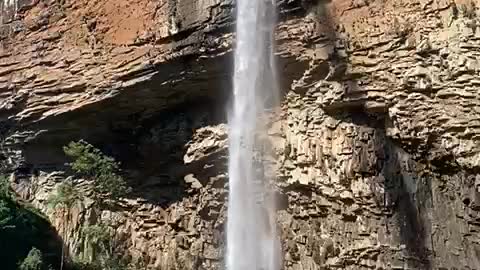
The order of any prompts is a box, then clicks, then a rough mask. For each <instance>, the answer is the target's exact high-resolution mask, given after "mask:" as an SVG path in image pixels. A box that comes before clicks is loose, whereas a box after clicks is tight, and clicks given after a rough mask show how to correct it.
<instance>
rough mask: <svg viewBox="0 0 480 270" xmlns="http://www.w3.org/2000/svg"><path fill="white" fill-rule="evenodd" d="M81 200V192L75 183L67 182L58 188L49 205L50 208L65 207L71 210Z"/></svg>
mask: <svg viewBox="0 0 480 270" xmlns="http://www.w3.org/2000/svg"><path fill="white" fill-rule="evenodd" d="M81 198H82V196H81V194H80V192H79V191H78V190H77V189H76V188H75V186H74V185H73V183H71V182H69V181H67V182H63V183H60V184H59V185H58V186H57V190H56V192H55V193H52V194H51V195H50V196H49V197H48V200H47V203H48V206H49V207H50V208H54V209H55V208H58V207H64V208H68V209H70V208H71V207H72V205H73V204H74V203H75V202H77V201H78V200H80V199H81Z"/></svg>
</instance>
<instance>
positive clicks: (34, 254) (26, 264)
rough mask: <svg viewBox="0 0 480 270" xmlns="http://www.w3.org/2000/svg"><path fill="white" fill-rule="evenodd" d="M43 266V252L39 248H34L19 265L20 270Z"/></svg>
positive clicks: (37, 269)
mask: <svg viewBox="0 0 480 270" xmlns="http://www.w3.org/2000/svg"><path fill="white" fill-rule="evenodd" d="M42 266H43V258H42V252H40V250H38V249H37V248H35V247H34V248H32V249H31V250H30V252H28V255H27V257H26V258H25V259H24V260H23V262H22V263H21V264H20V265H19V266H18V269H19V270H40V269H42Z"/></svg>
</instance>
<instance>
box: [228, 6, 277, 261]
mask: <svg viewBox="0 0 480 270" xmlns="http://www.w3.org/2000/svg"><path fill="white" fill-rule="evenodd" d="M274 24H275V0H237V36H236V37H237V44H236V50H235V74H234V105H233V111H232V112H231V115H230V119H229V125H230V133H229V143H230V146H229V149H230V150H229V151H230V160H229V179H230V180H229V189H230V193H229V202H228V223H227V257H226V264H227V265H226V267H227V269H228V270H279V269H280V263H281V259H280V255H279V254H280V248H279V247H280V244H279V241H278V238H277V233H276V223H275V204H274V198H273V196H272V195H270V194H272V192H271V188H270V184H271V183H270V182H271V180H272V179H270V178H269V177H265V173H264V172H265V171H264V166H265V164H264V162H263V161H262V158H261V157H262V156H263V154H264V153H262V152H263V151H264V149H265V145H264V144H263V143H262V142H261V140H260V139H259V138H260V137H262V136H264V135H265V134H266V129H265V126H264V124H265V120H261V119H262V118H264V117H263V116H265V113H266V110H267V107H268V106H272V105H274V103H275V100H277V96H278V89H277V79H276V77H275V68H274V67H275V65H274V58H273V40H274V39H273V28H274ZM259 157H260V158H259Z"/></svg>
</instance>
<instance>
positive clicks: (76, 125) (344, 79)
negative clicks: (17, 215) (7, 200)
mask: <svg viewBox="0 0 480 270" xmlns="http://www.w3.org/2000/svg"><path fill="white" fill-rule="evenodd" d="M479 5H480V2H478V1H474V0H472V1H470V0H455V1H454V0H395V1H393V0H392V1H385V0H368V1H367V0H363V1H356V0H331V1H324V0H320V1H307V0H305V1H300V0H298V1H295V0H289V1H279V10H280V13H281V14H280V16H279V24H278V31H277V42H278V44H277V47H278V48H277V49H278V53H277V54H278V58H279V73H280V74H281V78H282V91H283V92H284V93H285V95H284V99H283V103H282V104H283V105H282V107H281V109H279V110H278V112H277V113H275V114H274V116H272V119H271V121H270V122H271V128H270V132H269V135H270V140H271V145H272V150H273V151H271V153H269V155H267V156H265V157H264V158H267V159H268V160H271V161H272V166H273V167H275V168H276V169H275V172H276V175H275V176H276V177H277V182H278V197H279V200H280V206H281V209H280V210H279V213H278V217H279V218H278V219H279V228H280V231H281V236H282V239H283V241H282V242H283V243H284V246H283V249H284V254H285V257H284V259H285V269H295V270H300V269H480V242H479V241H480V238H479V235H480V234H479V230H480V227H479V226H480V213H479V211H480V143H479V140H480V94H479V93H480V91H479V89H480V88H479V87H480V82H479V81H478V78H477V77H478V75H479V73H480V69H479V62H478V55H479V48H480V36H479V35H480V28H479V25H480V17H479V16H480V10H479V8H478V7H477V6H479ZM1 11H2V13H1V18H2V26H1V29H2V30H1V45H2V50H1V55H0V98H1V117H2V118H1V120H2V122H1V124H2V125H1V127H2V129H1V130H2V133H1V134H2V151H3V157H4V162H3V166H4V169H5V170H6V171H8V172H11V173H12V174H13V176H14V177H12V181H13V182H14V183H12V184H13V185H14V186H15V187H16V189H17V190H18V192H19V193H20V194H21V195H22V196H23V197H25V198H27V199H30V200H32V201H34V203H35V204H36V205H37V206H39V207H40V208H41V209H43V210H45V212H49V213H50V214H49V215H50V216H51V218H52V220H53V223H54V224H55V225H56V226H57V228H59V231H61V232H64V234H65V235H64V238H65V241H66V243H67V244H68V246H69V248H70V252H71V253H72V255H73V254H75V255H77V256H86V257H88V256H90V255H89V254H88V249H87V248H85V244H84V241H85V239H83V238H82V235H81V234H80V230H79V227H80V226H81V225H83V224H93V223H96V222H98V220H103V221H104V222H107V223H109V224H110V225H111V226H112V227H113V228H115V230H116V241H117V242H118V244H119V245H121V246H122V247H123V249H124V250H125V256H127V257H129V258H130V260H131V261H132V262H133V263H135V264H136V265H138V267H139V268H141V269H143V268H148V269H221V268H222V265H223V255H222V253H223V246H224V243H223V242H224V235H223V231H224V224H225V216H224V214H225V204H224V202H225V200H226V196H227V189H228V186H227V179H228V175H227V174H226V170H225V163H226V158H227V157H226V145H227V132H228V128H227V126H226V122H225V117H223V115H224V114H225V108H228V95H229V89H230V76H231V73H230V67H231V50H232V44H233V36H234V34H233V33H232V29H233V17H232V14H233V12H234V2H233V1H229V0H211V1H183V0H181V1H179V0H176V1H175V0H168V1H167V0H165V1H163V0H162V1H160V0H151V1H149V0H134V1H123V0H115V1H113V0H104V1H86V0H79V1H70V0H65V1H53V0H51V1H47V0H44V1H41V0H25V1H20V0H12V1H3V2H2V5H1ZM215 108H217V109H215ZM81 138H82V139H85V140H87V141H90V142H92V143H94V144H95V145H97V146H99V147H100V148H101V149H102V150H104V151H105V152H106V153H107V154H110V155H112V156H114V157H115V158H117V159H118V160H120V161H122V164H123V165H124V171H125V173H126V176H127V177H128V179H129V183H130V184H131V185H132V187H133V188H134V192H133V194H132V195H131V196H130V197H129V198H126V199H125V200H124V201H123V202H122V204H121V207H119V209H116V210H111V209H110V210H103V211H101V212H98V211H93V210H92V209H91V208H89V207H90V206H89V205H91V203H89V202H88V200H87V201H85V202H83V203H79V204H78V205H77V206H76V211H74V212H72V217H71V218H70V220H69V221H65V220H63V219H62V218H60V217H59V216H58V215H57V214H58V213H57V214H56V213H51V211H48V209H47V208H46V206H45V205H44V202H45V199H46V198H47V196H48V193H49V192H50V191H51V190H52V189H53V187H54V185H55V183H58V182H60V181H63V179H65V178H66V177H68V172H63V170H64V169H65V168H64V167H63V164H64V163H65V157H64V156H63V154H62V149H61V147H62V146H63V145H65V144H66V143H68V142H69V141H71V140H77V139H81ZM77 181H79V182H82V180H77ZM82 185H86V184H85V183H84V184H82Z"/></svg>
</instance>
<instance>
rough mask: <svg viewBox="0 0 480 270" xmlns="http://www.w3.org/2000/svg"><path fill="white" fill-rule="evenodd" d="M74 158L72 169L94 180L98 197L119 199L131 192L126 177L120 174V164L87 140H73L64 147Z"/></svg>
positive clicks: (67, 153)
mask: <svg viewBox="0 0 480 270" xmlns="http://www.w3.org/2000/svg"><path fill="white" fill-rule="evenodd" d="M63 150H64V152H65V154H66V155H67V156H69V157H70V158H72V159H73V162H72V163H71V164H70V165H71V167H72V169H73V170H74V171H75V172H76V173H78V174H79V175H81V176H82V177H85V178H87V179H88V180H92V181H93V182H94V185H93V192H94V197H95V198H96V199H112V200H117V199H119V198H120V197H122V196H124V195H126V194H127V193H128V192H129V188H128V187H127V185H126V182H125V179H124V178H123V177H122V176H121V175H120V166H119V163H118V162H116V161H115V160H114V159H113V158H111V157H108V156H106V155H104V154H103V153H102V152H101V151H100V150H98V149H97V148H95V147H93V146H92V145H91V144H89V143H87V142H85V141H78V142H71V143H69V144H68V145H67V146H65V147H64V148H63Z"/></svg>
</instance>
